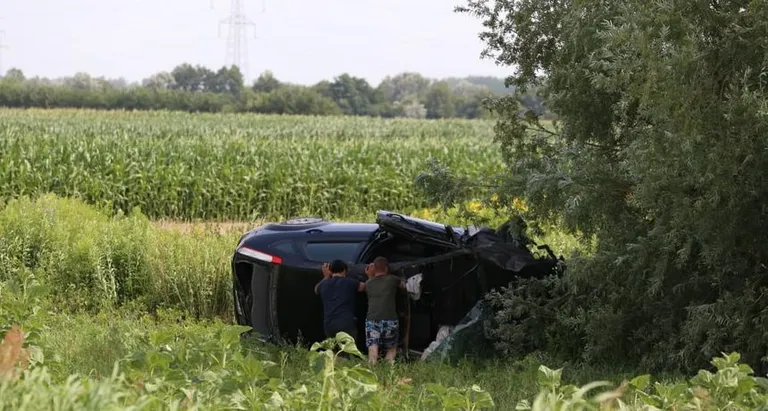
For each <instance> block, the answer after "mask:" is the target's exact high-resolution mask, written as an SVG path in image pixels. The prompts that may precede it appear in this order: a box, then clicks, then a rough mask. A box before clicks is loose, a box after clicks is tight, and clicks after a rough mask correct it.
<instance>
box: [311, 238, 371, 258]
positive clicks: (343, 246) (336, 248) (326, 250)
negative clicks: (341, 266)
mask: <svg viewBox="0 0 768 411" xmlns="http://www.w3.org/2000/svg"><path fill="white" fill-rule="evenodd" d="M361 245H362V243H360V242H322V243H307V245H306V247H305V250H306V252H307V258H309V259H310V260H312V261H323V262H326V261H327V262H330V261H333V260H336V259H339V260H342V261H345V262H349V261H355V259H356V258H357V254H358V251H359V249H360V246H361Z"/></svg>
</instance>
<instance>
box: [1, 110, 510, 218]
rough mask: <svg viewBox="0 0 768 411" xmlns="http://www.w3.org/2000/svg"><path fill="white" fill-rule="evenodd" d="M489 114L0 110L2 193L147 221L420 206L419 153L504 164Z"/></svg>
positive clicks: (471, 167) (485, 168)
mask: <svg viewBox="0 0 768 411" xmlns="http://www.w3.org/2000/svg"><path fill="white" fill-rule="evenodd" d="M492 127H493V123H492V122H488V121H476V120H443V121H428V120H412V119H377V118H361V117H333V118H331V117H309V116H264V115H252V114H250V115H249V114H231V115H228V114H188V113H173V112H105V111H88V110H11V109H2V110H0V196H2V198H3V199H5V200H8V199H11V198H14V197H18V196H21V195H30V196H37V195H40V194H43V193H54V194H57V195H59V196H65V197H76V198H80V199H83V200H85V201H87V202H89V203H91V204H98V205H105V206H110V207H113V208H114V210H122V211H125V212H129V211H130V210H132V209H133V208H135V207H139V208H140V209H141V211H142V212H143V213H145V214H147V215H148V216H149V217H150V218H154V219H160V218H162V219H177V220H190V219H205V220H252V219H257V218H285V217H290V216H296V215H310V214H311V215H321V216H324V217H333V218H344V217H347V216H353V215H360V214H361V213H364V214H370V213H371V212H372V211H375V210H376V209H380V208H384V209H391V210H397V211H402V212H409V211H411V210H413V209H415V208H420V207H424V206H426V204H424V202H423V199H421V197H420V195H419V193H418V192H415V191H414V189H413V179H414V177H415V176H416V175H417V174H418V173H419V172H421V171H423V170H424V169H425V168H426V164H427V161H428V160H429V158H431V157H434V158H437V159H439V160H440V161H441V162H443V163H444V164H446V165H448V166H450V167H453V168H455V169H456V170H457V171H458V172H460V173H463V174H467V175H471V176H478V175H489V174H491V173H494V172H497V171H499V170H500V169H501V167H502V161H501V156H500V155H499V152H498V149H497V148H496V147H494V145H493V137H492V136H493V132H492Z"/></svg>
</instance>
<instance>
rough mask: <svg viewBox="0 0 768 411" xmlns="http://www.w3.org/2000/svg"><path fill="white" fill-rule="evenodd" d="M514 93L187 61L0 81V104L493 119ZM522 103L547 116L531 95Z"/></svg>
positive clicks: (483, 85)
mask: <svg viewBox="0 0 768 411" xmlns="http://www.w3.org/2000/svg"><path fill="white" fill-rule="evenodd" d="M514 91H515V89H514V87H507V86H506V85H505V84H504V81H503V79H499V78H494V77H466V78H447V79H440V80H436V79H430V78H427V77H424V76H422V75H421V74H419V73H413V72H404V73H400V74H397V75H394V76H388V77H386V78H384V79H383V80H382V81H381V82H380V83H379V84H378V85H377V86H373V85H371V84H370V83H369V82H368V81H367V80H366V79H364V78H360V77H355V76H353V75H350V74H348V73H344V74H341V75H339V76H337V77H335V78H333V79H332V80H323V81H320V82H319V83H317V84H314V85H311V86H305V85H297V84H291V83H288V82H283V81H280V80H279V79H278V78H277V77H275V75H274V74H273V73H272V72H270V71H266V72H264V73H262V74H261V75H260V76H259V77H258V78H257V79H256V80H255V81H253V83H252V84H251V85H246V83H245V80H244V78H243V75H242V73H241V71H240V70H239V68H238V67H236V66H231V67H222V68H220V69H219V70H216V71H214V70H211V69H209V68H207V67H204V66H200V65H194V66H193V65H191V64H187V63H185V64H180V65H178V66H176V67H175V68H174V69H173V70H171V71H163V72H160V73H156V74H154V75H152V76H150V77H148V78H146V79H144V80H142V81H141V82H140V83H128V82H127V81H125V80H123V79H106V78H103V77H93V76H91V75H89V74H88V73H82V72H81V73H76V74H75V75H74V76H72V77H66V78H60V79H48V78H40V77H35V78H27V77H26V76H25V75H24V73H23V72H22V71H21V70H19V69H10V70H8V72H6V74H5V75H4V76H3V77H2V78H0V106H4V107H14V108H30V107H42V108H65V107H66V108H89V109H105V110H111V109H124V110H180V111H188V112H230V113H231V112H252V113H263V114H303V115H354V116H373V117H411V118H433V119H437V118H468V119H476V118H488V117H491V112H490V111H489V109H488V108H487V107H486V106H485V104H484V102H485V101H486V100H487V99H488V98H489V97H493V96H499V95H511V94H513V93H514ZM520 99H521V101H522V102H523V104H524V106H525V107H527V108H528V109H534V110H537V111H538V112H540V113H541V114H545V111H544V109H543V107H542V105H541V102H540V100H539V99H538V97H537V96H536V94H535V93H534V92H527V93H526V94H524V95H522V96H521V97H520Z"/></svg>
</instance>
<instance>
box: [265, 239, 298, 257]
mask: <svg viewBox="0 0 768 411" xmlns="http://www.w3.org/2000/svg"><path fill="white" fill-rule="evenodd" d="M269 247H270V248H272V249H273V250H275V251H277V252H278V253H279V254H280V256H286V255H295V254H298V253H299V251H297V250H296V247H294V245H293V241H280V242H278V243H274V244H272V245H270V246H269Z"/></svg>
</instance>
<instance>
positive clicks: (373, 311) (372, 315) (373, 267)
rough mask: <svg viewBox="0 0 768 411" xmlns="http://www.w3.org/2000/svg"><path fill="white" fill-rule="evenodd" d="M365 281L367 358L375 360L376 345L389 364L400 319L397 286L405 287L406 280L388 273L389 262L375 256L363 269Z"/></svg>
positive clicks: (392, 359) (373, 361)
mask: <svg viewBox="0 0 768 411" xmlns="http://www.w3.org/2000/svg"><path fill="white" fill-rule="evenodd" d="M365 274H366V275H368V281H366V283H365V293H366V294H367V295H368V314H367V316H366V319H365V343H366V345H367V346H368V360H369V362H370V363H371V364H375V363H376V361H377V360H378V358H379V348H381V349H383V350H386V351H387V354H386V359H387V361H388V362H389V363H390V364H391V363H393V362H394V361H395V356H396V355H397V341H398V338H399V331H400V322H399V319H398V316H397V309H396V302H397V300H396V297H397V291H398V289H405V282H403V280H402V279H401V278H400V277H398V276H395V275H392V274H390V273H389V262H388V261H387V259H386V258H384V257H377V258H376V259H375V260H373V263H372V264H369V265H368V267H366V269H365Z"/></svg>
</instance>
